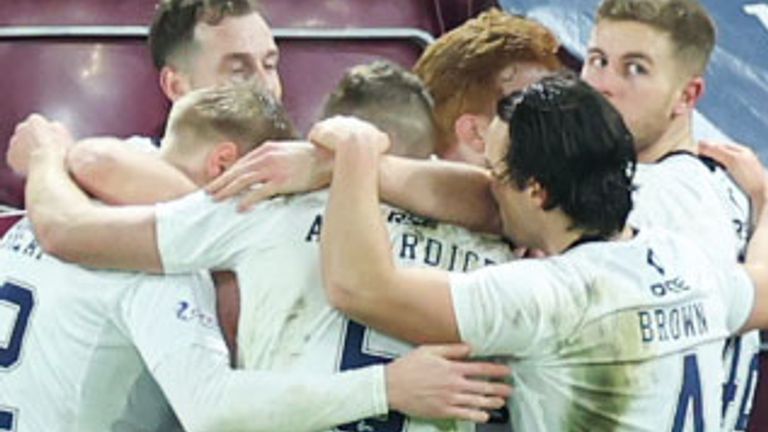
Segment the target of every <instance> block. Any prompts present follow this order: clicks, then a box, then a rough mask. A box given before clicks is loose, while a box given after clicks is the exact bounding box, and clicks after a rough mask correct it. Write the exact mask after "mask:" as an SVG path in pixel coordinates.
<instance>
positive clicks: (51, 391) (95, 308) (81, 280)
mask: <svg viewBox="0 0 768 432" xmlns="http://www.w3.org/2000/svg"><path fill="white" fill-rule="evenodd" d="M157 279H161V278H159V277H150V276H144V275H140V274H129V273H118V272H96V271H89V270H85V269H83V268H80V267H77V266H75V265H71V264H66V263H62V262H60V261H58V260H56V259H55V258H53V257H51V256H49V255H46V254H45V253H43V251H42V250H41V249H40V246H39V245H38V244H37V242H36V241H35V238H34V235H33V234H32V231H31V229H30V227H29V223H28V221H27V220H26V219H25V220H22V221H21V222H19V223H18V224H16V225H15V226H14V227H13V228H11V230H10V231H9V232H8V233H7V234H6V236H5V237H4V239H3V243H2V246H1V247H0V283H2V286H0V430H2V431H19V432H39V431H46V432H47V431H67V432H74V431H153V430H157V431H163V430H181V429H180V427H179V428H178V429H176V427H174V426H172V425H173V424H176V425H177V423H176V420H175V418H174V416H173V413H172V411H171V410H170V408H169V407H168V404H167V402H166V400H165V398H164V397H163V394H162V393H161V392H160V389H159V388H158V386H157V384H156V383H155V382H154V381H153V380H152V378H151V377H150V376H149V374H148V373H147V368H146V367H145V363H144V361H143V360H142V355H144V354H145V353H146V354H148V355H149V356H148V357H145V360H146V361H147V362H148V363H149V364H150V365H151V364H152V363H153V362H157V361H159V360H160V359H162V357H163V356H164V354H165V353H167V352H168V350H171V349H173V348H174V346H176V345H178V344H179V343H181V342H182V341H183V340H184V339H185V338H186V337H187V336H188V335H190V334H194V333H193V332H190V331H184V327H187V326H186V325H185V326H176V327H177V328H167V327H162V326H157V327H155V326H154V325H149V324H153V323H155V322H158V320H156V319H154V318H153V317H152V316H151V315H152V314H158V315H159V314H161V312H164V311H163V309H161V308H164V307H170V308H177V307H178V306H179V305H178V304H157V303H150V302H149V300H151V299H149V298H144V299H143V300H145V301H147V303H146V304H144V303H142V302H141V300H142V299H140V298H139V296H137V291H136V288H137V287H139V286H141V285H146V286H147V288H149V290H150V291H157V292H162V291H163V290H167V289H169V288H168V287H167V286H166V283H165V282H164V283H163V284H162V285H161V284H159V283H156V282H157ZM171 281H176V282H179V283H182V282H183V283H185V284H191V285H194V284H206V283H208V282H206V281H204V280H200V279H199V278H193V277H175V278H172V279H169V280H167V283H171ZM207 290H208V291H209V292H210V291H211V289H210V286H208V287H207ZM209 297H210V296H209ZM209 301H212V299H210V300H209ZM171 312H173V310H172V311H171ZM175 330H176V331H175ZM178 330H181V332H179V331H178ZM169 333H170V334H169ZM132 340H136V341H137V343H136V344H134V342H133V341H132ZM176 340H179V341H178V342H173V344H172V345H173V346H169V345H167V344H168V343H169V342H170V341H176ZM136 345H142V346H145V347H147V348H151V349H147V350H142V351H143V352H139V350H137V348H136ZM169 422H170V423H169Z"/></svg>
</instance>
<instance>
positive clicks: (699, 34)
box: [597, 0, 716, 75]
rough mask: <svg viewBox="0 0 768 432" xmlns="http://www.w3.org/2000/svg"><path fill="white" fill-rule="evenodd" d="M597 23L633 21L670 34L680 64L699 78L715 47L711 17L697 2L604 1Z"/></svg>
mask: <svg viewBox="0 0 768 432" xmlns="http://www.w3.org/2000/svg"><path fill="white" fill-rule="evenodd" d="M597 19H598V22H599V21H600V20H611V21H635V22H639V23H643V24H646V25H649V26H651V27H653V28H655V29H657V30H660V31H662V32H664V33H666V34H668V35H669V37H670V40H671V41H672V45H673V48H674V50H675V55H676V58H678V59H679V63H680V64H681V65H682V66H684V67H686V68H688V69H689V70H690V71H691V72H692V73H693V74H694V75H701V74H703V73H704V70H705V69H706V67H707V63H709V57H710V56H711V54H712V50H713V49H714V46H715V38H716V30H715V23H714V21H713V20H712V17H711V16H710V15H709V13H707V11H706V9H704V6H702V5H701V3H700V2H699V1H698V0H604V1H603V2H602V3H601V4H600V8H599V9H598V11H597Z"/></svg>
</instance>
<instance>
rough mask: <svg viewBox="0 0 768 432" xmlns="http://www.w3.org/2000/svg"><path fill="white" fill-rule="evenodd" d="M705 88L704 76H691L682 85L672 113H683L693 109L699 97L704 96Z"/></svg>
mask: <svg viewBox="0 0 768 432" xmlns="http://www.w3.org/2000/svg"><path fill="white" fill-rule="evenodd" d="M705 89H706V81H705V80H704V77H701V76H696V77H693V78H691V79H690V80H689V81H688V82H687V83H686V84H685V87H683V90H682V92H681V94H680V99H679V100H678V102H677V104H676V105H675V109H674V113H675V114H676V115H685V114H688V113H690V112H691V111H693V109H694V108H695V107H696V104H697V103H698V102H699V100H700V99H701V97H702V96H704V90H705Z"/></svg>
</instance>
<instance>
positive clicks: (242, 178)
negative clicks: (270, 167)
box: [213, 172, 266, 201]
mask: <svg viewBox="0 0 768 432" xmlns="http://www.w3.org/2000/svg"><path fill="white" fill-rule="evenodd" d="M265 180H266V179H265V178H264V175H263V173H260V172H243V173H241V174H239V175H237V176H236V177H235V178H233V179H232V181H230V182H229V183H227V184H226V185H224V186H223V187H222V188H220V189H219V190H218V191H216V193H214V194H213V199H214V200H216V201H221V200H225V199H227V198H231V197H233V196H236V195H239V194H240V193H242V192H245V193H247V192H248V191H249V190H250V189H251V188H257V187H258V186H259V185H260V184H261V183H264V182H265Z"/></svg>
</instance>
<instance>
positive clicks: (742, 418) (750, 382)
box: [722, 337, 760, 431]
mask: <svg viewBox="0 0 768 432" xmlns="http://www.w3.org/2000/svg"><path fill="white" fill-rule="evenodd" d="M728 348H733V351H732V357H733V358H732V359H731V362H732V363H731V371H730V373H729V374H728V381H727V382H726V383H725V384H723V411H722V414H723V418H726V412H727V410H728V408H729V407H730V405H731V403H733V401H734V400H735V399H736V393H737V392H738V385H737V384H736V375H737V372H738V368H739V358H740V357H741V337H734V338H731V339H728V341H727V342H726V352H727V349H728ZM759 367H760V359H759V357H758V355H757V354H755V355H753V356H752V360H751V361H750V363H749V375H748V376H747V382H746V383H745V385H744V393H743V394H742V396H741V404H740V406H739V417H738V419H736V425H735V430H737V431H745V430H747V424H748V423H749V414H750V411H751V410H752V403H751V402H752V398H753V397H754V395H755V388H756V385H755V384H756V382H755V381H756V380H755V378H756V376H757V371H758V369H759Z"/></svg>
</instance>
